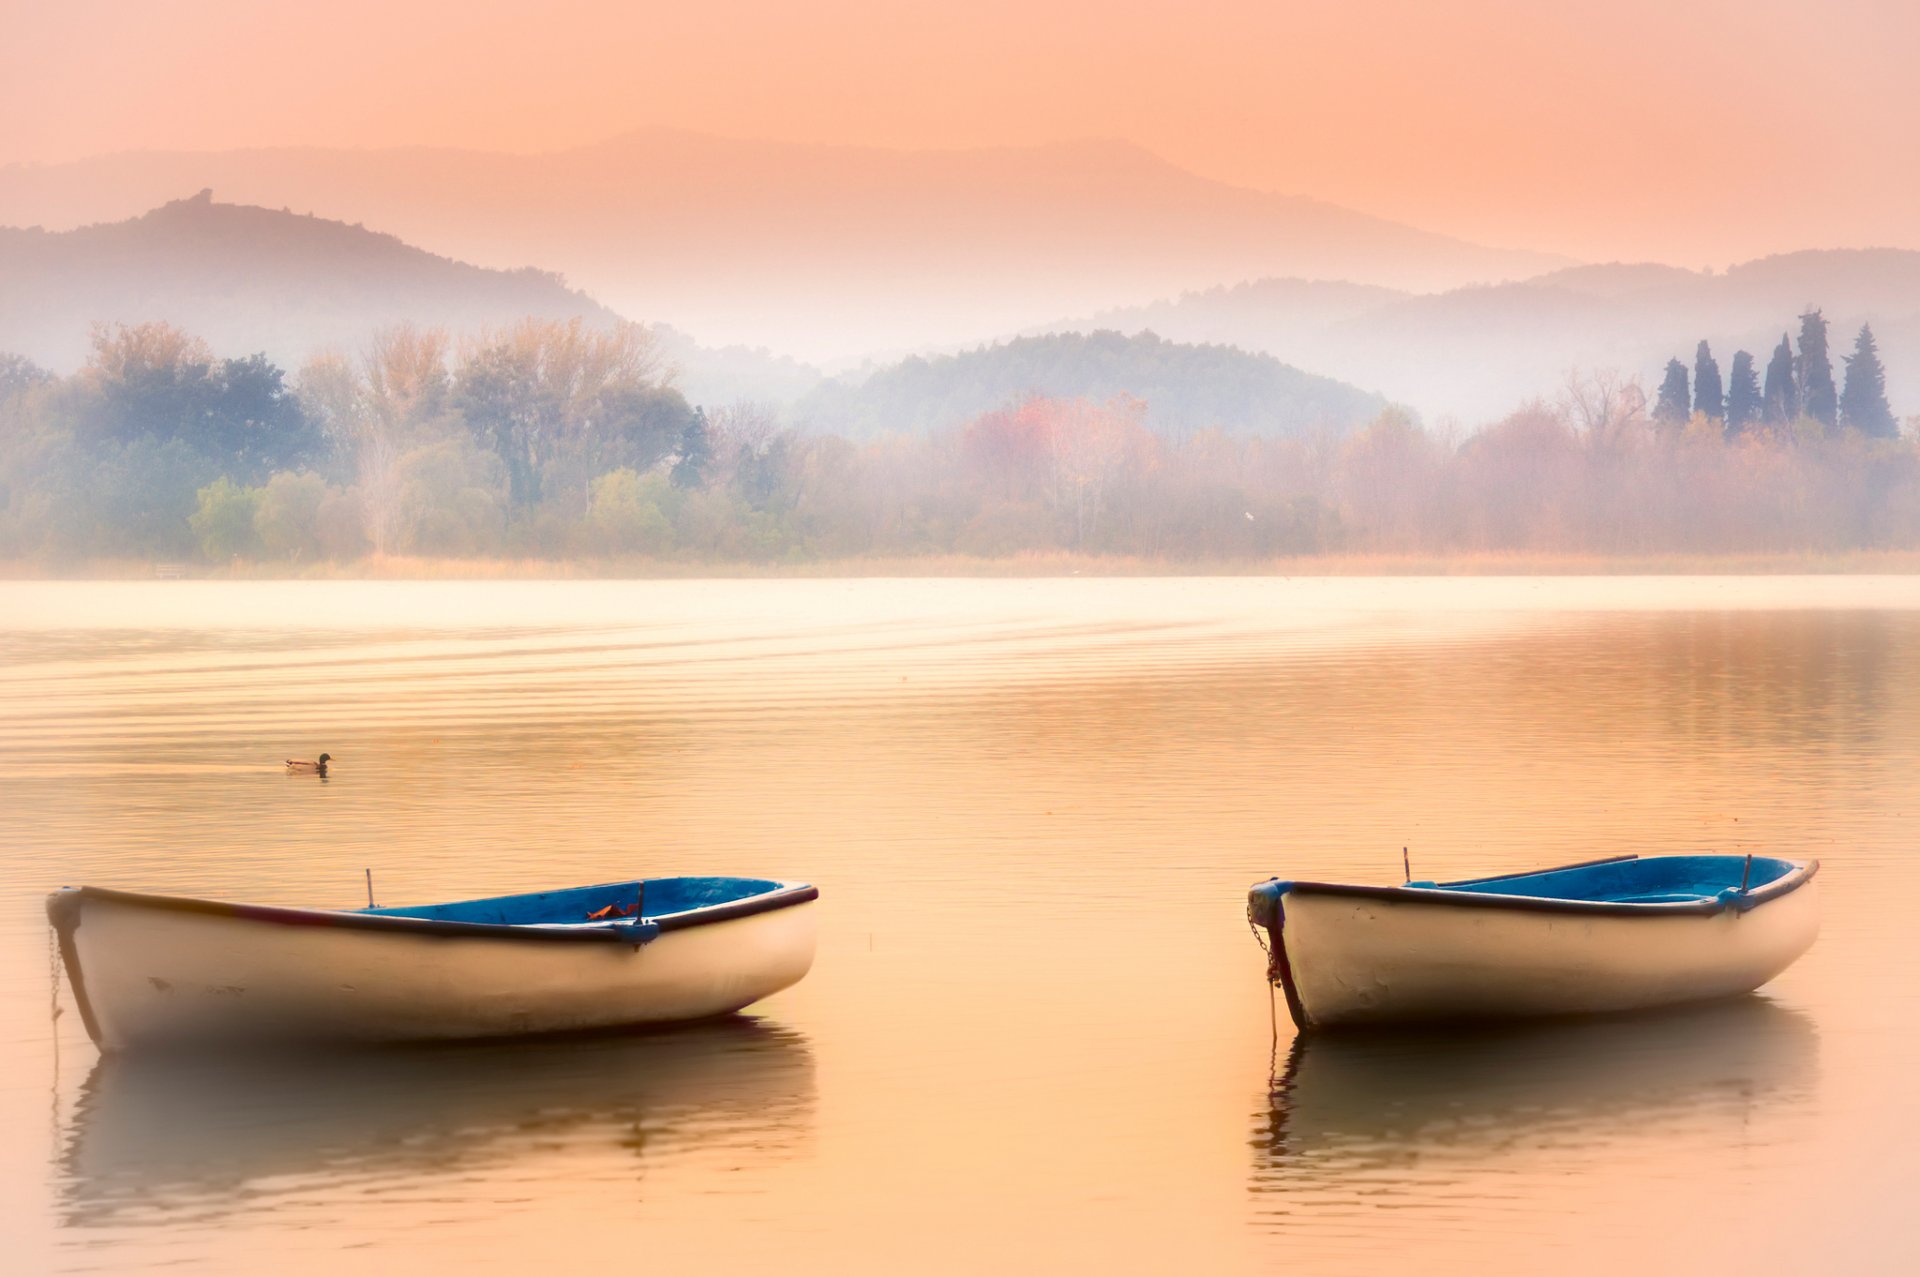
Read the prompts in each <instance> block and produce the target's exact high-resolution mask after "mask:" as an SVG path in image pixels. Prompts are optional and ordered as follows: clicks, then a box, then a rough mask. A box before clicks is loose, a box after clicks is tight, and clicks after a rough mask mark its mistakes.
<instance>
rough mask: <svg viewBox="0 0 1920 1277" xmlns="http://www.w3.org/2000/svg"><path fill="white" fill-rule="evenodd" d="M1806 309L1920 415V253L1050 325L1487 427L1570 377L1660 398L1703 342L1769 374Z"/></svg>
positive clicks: (1580, 272)
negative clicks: (1749, 358)
mask: <svg viewBox="0 0 1920 1277" xmlns="http://www.w3.org/2000/svg"><path fill="white" fill-rule="evenodd" d="M1808 306H1818V307H1820V308H1821V309H1822V310H1823V312H1824V313H1825V314H1826V316H1827V318H1828V320H1829V321H1831V323H1832V333H1831V337H1830V345H1831V346H1832V348H1833V353H1834V358H1835V366H1834V375H1835V377H1836V378H1837V377H1839V375H1840V364H1839V358H1840V356H1842V355H1844V354H1846V353H1847V352H1848V351H1849V350H1851V348H1852V344H1853V337H1854V334H1855V333H1856V332H1857V331H1858V330H1859V326H1860V325H1861V324H1862V323H1863V322H1866V323H1871V324H1872V325H1873V328H1874V334H1875V336H1876V338H1877V339H1878V341H1879V344H1880V353H1881V358H1882V360H1883V362H1884V363H1885V364H1886V367H1887V383H1888V394H1889V397H1890V398H1891V399H1892V401H1893V406H1894V411H1895V413H1896V414H1907V413H1914V412H1920V252H1910V251H1906V250H1900V249H1860V250H1852V249H1849V250H1834V251H1813V252H1802V253H1791V254H1785V255H1782V256H1778V257H1768V258H1763V259H1761V260H1758V261H1753V262H1747V263H1745V264H1743V265H1740V266H1735V267H1733V268H1731V269H1730V270H1727V271H1726V272H1724V273H1721V274H1710V273H1706V272H1698V271H1689V270H1682V269H1679V268H1676V267H1671V266H1661V265H1654V264H1644V263H1641V264H1613V265H1595V266H1580V267H1575V268H1572V269H1569V270H1561V271H1555V272H1552V273H1549V274H1546V275H1542V276H1540V277H1538V278H1536V279H1531V280H1526V281H1522V282H1518V283H1506V284H1497V285H1491V286H1482V287H1468V288H1458V289H1453V290H1450V291H1446V292H1441V293H1435V294H1430V295H1417V294H1411V293H1406V292H1396V291H1391V290H1384V289H1371V290H1368V289H1355V288H1353V287H1351V286H1349V285H1344V284H1318V283H1307V282H1303V281H1300V280H1261V281H1258V282H1255V283H1251V284H1244V285H1241V286H1239V287H1236V288H1227V289H1213V290H1210V291H1207V292H1193V293H1187V294H1185V295H1183V296H1181V297H1179V298H1177V299H1174V300H1170V301H1162V302H1156V303H1153V304H1151V305H1147V306H1136V307H1130V308H1125V309H1119V310H1106V311H1101V312H1098V313H1096V314H1093V315H1089V316H1086V317H1084V318H1078V319H1070V320H1064V321H1061V322H1060V323H1058V324H1057V325H1054V326H1053V327H1055V328H1058V329H1062V330H1079V329H1083V328H1085V327H1087V326H1089V325H1092V324H1099V325H1102V326H1108V327H1115V328H1120V329H1123V330H1128V331H1132V330H1140V329H1150V330H1152V331H1154V332H1157V333H1159V334H1160V335H1161V336H1163V337H1166V338H1169V339H1171V340H1175V341H1214V342H1226V343H1231V344H1233V345H1237V346H1241V347H1243V348H1246V349H1249V350H1261V351H1265V352H1267V353H1269V354H1272V355H1275V356H1277V357H1278V358H1281V359H1285V360H1287V361H1289V362H1290V363H1294V364H1297V365H1299V366H1301V367H1306V368H1312V369H1314V370H1315V371H1317V372H1321V373H1325V374H1328V375H1330V376H1335V377H1340V378H1343V379H1345V380H1347V381H1352V382H1356V383H1359V384H1361V385H1366V386H1373V387H1377V388H1378V389H1379V390H1380V391H1381V392H1382V393H1383V394H1386V395H1388V396H1390V397H1392V398H1393V399H1395V400H1396V401H1399V402H1403V403H1406V404H1409V405H1411V406H1413V407H1414V408H1416V409H1417V410H1419V411H1420V412H1421V414H1422V415H1423V416H1425V417H1426V418H1427V419H1429V420H1440V419H1445V418H1449V417H1451V418H1454V419H1457V420H1459V421H1461V422H1462V423H1464V424H1466V425H1468V426H1476V425H1480V424H1483V423H1485V422H1488V421H1491V420H1495V419H1497V418H1499V417H1501V416H1503V415H1505V414H1506V413H1508V412H1510V411H1511V410H1512V409H1513V408H1515V407H1516V406H1517V405H1518V404H1520V403H1521V402H1522V401H1523V400H1525V399H1528V398H1530V397H1536V396H1537V397H1546V398H1551V397H1552V396H1554V395H1556V394H1557V393H1559V391H1560V390H1561V388H1562V387H1563V386H1564V385H1565V383H1566V376H1567V373H1568V371H1569V370H1570V369H1574V368H1579V369H1594V368H1607V367H1611V368H1617V369H1619V370H1621V371H1623V372H1626V373H1629V374H1637V375H1639V376H1641V378H1642V380H1643V381H1644V382H1645V383H1646V384H1647V385H1648V387H1649V388H1651V386H1652V385H1653V384H1654V383H1655V382H1657V380H1658V376H1659V372H1660V369H1661V367H1662V366H1663V365H1664V364H1665V363H1666V361H1667V360H1668V359H1669V358H1673V357H1678V358H1680V359H1681V360H1682V361H1683V362H1685V363H1687V364H1688V366H1689V367H1691V366H1692V362H1693V352H1694V346H1695V343H1697V342H1699V341H1700V340H1701V339H1703V338H1704V339H1706V340H1707V341H1708V342H1709V343H1711V345H1712V349H1713V353H1714V356H1715V358H1716V359H1717V360H1718V361H1719V363H1720V368H1721V373H1722V376H1723V377H1724V375H1725V373H1726V370H1727V367H1728V365H1729V364H1731V362H1732V359H1733V354H1734V352H1735V351H1736V350H1740V349H1745V350H1747V351H1749V352H1751V353H1752V354H1753V355H1754V357H1755V359H1756V360H1758V361H1759V362H1760V363H1761V364H1762V365H1764V364H1765V362H1766V356H1767V354H1768V353H1769V352H1770V351H1771V350H1772V348H1773V346H1774V345H1775V344H1776V343H1777V342H1778V341H1779V340H1780V334H1781V333H1782V332H1783V331H1786V330H1789V329H1793V330H1796V331H1797V329H1798V324H1797V322H1796V319H1795V317H1796V316H1797V315H1799V313H1800V312H1801V311H1802V310H1804V309H1806V308H1807V307H1808Z"/></svg>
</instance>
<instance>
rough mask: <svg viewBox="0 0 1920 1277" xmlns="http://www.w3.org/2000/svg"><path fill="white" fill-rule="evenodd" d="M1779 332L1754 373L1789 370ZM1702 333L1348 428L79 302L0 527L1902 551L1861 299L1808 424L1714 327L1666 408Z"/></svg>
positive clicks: (1908, 464) (822, 547) (40, 555)
mask: <svg viewBox="0 0 1920 1277" xmlns="http://www.w3.org/2000/svg"><path fill="white" fill-rule="evenodd" d="M1783 350H1784V351H1785V354H1784V355H1783V354H1781V353H1779V352H1776V356H1775V359H1774V364H1775V365H1776V367H1775V368H1771V369H1770V370H1769V372H1770V376H1769V380H1770V382H1777V381H1778V380H1779V378H1778V377H1776V376H1775V375H1774V374H1775V373H1776V372H1777V373H1779V375H1780V376H1782V377H1784V378H1785V379H1786V383H1787V385H1788V387H1789V388H1791V387H1792V386H1793V384H1794V381H1795V376H1796V373H1795V369H1794V367H1793V366H1792V364H1793V354H1792V352H1791V350H1790V349H1788V348H1787V347H1786V346H1785V344H1784V343H1783ZM1783 359H1784V360H1785V361H1786V366H1785V367H1784V368H1780V367H1778V366H1779V365H1781V364H1782V360H1783ZM1711 362H1712V357H1711V354H1710V352H1708V351H1707V350H1706V349H1705V346H1704V343H1703V344H1702V347H1701V348H1700V349H1699V350H1697V351H1696V371H1695V375H1694V376H1693V377H1692V378H1691V379H1689V376H1688V370H1687V368H1686V366H1685V365H1684V364H1682V363H1680V361H1679V360H1677V359H1676V360H1673V361H1672V362H1671V363H1670V364H1669V366H1668V369H1667V376H1666V381H1665V382H1664V383H1663V385H1662V387H1661V392H1660V394H1659V396H1658V397H1657V399H1656V401H1655V402H1654V403H1653V404H1651V405H1649V403H1648V401H1647V397H1646V395H1645V394H1644V392H1643V391H1642V390H1641V388H1640V386H1639V385H1638V384H1637V383H1636V382H1634V381H1633V380H1630V379H1626V378H1622V377H1620V376H1619V375H1617V374H1613V373H1608V372H1595V373H1592V374H1588V375H1580V376H1573V377H1570V378H1569V379H1568V381H1567V383H1566V385H1565V388H1564V390H1563V392H1562V393H1561V394H1560V395H1558V396H1556V397H1555V398H1554V399H1552V400H1550V401H1548V400H1540V401H1535V402H1532V403H1529V404H1525V405H1523V406H1521V407H1520V408H1519V409H1518V410H1516V411H1514V412H1513V413H1511V414H1509V415H1508V416H1506V417H1505V418H1503V419H1502V420H1500V421H1498V422H1496V423H1494V424H1493V425H1491V426H1489V427H1487V428H1486V429H1483V430H1481V431H1479V432H1477V433H1473V434H1469V435H1464V436H1463V435H1460V434H1458V433H1456V432H1453V431H1451V430H1450V429H1443V430H1439V431H1435V430H1430V429H1427V428H1424V427H1423V426H1422V425H1421V424H1420V423H1418V422H1417V421H1416V420H1415V419H1414V418H1412V417H1411V416H1410V415H1408V414H1407V413H1405V412H1403V411H1400V410H1397V409H1392V408H1386V409H1381V410H1378V411H1376V412H1375V413H1374V414H1373V415H1372V417H1371V419H1370V420H1369V421H1367V422H1366V423H1365V424H1363V425H1362V426H1361V427H1360V428H1358V429H1355V430H1342V429H1338V428H1335V427H1331V426H1327V427H1322V428H1318V429H1301V430H1297V431H1295V432H1293V433H1291V434H1286V435H1278V436H1276V435H1267V434H1261V433H1258V432H1255V431H1250V430H1245V429H1241V430H1233V429H1223V428H1220V427H1219V426H1215V425H1207V426H1201V427H1198V428H1186V429H1173V430H1163V429H1156V428H1155V426H1154V420H1153V413H1152V407H1151V405H1150V403H1148V402H1147V401H1145V400H1144V399H1142V398H1137V397H1132V396H1127V395H1122V394H1116V395H1110V396H1105V397H1095V396H1091V395H1044V394H1014V395H1009V396H1007V397H1005V398H1004V399H1003V400H1002V401H1001V402H999V403H998V404H995V405H993V406H991V407H989V408H987V409H985V410H983V411H980V412H977V413H974V414H973V415H971V416H970V417H968V418H966V419H965V420H963V421H961V422H960V423H958V424H957V425H955V426H952V427H950V428H945V429H939V430H932V431H924V430H923V431H907V430H896V431H890V432H887V433H884V434H880V435H878V436H876V437H872V438H866V439H861V440H850V439H847V438H844V437H841V436H839V435H835V434H828V433H819V432H799V431H796V430H794V429H792V428H790V427H788V426H786V425H783V424H782V422H783V418H782V416H781V414H780V413H778V412H777V411H775V410H774V409H773V408H771V407H768V406H762V405H756V404H752V403H735V404H728V405H720V406H716V407H713V408H711V409H710V410H706V411H703V410H701V409H699V408H696V407H694V406H693V405H691V404H689V403H688V402H687V400H686V398H685V397H684V396H683V395H681V394H680V392H679V391H678V390H677V389H675V387H674V385H673V380H672V375H671V370H670V368H669V367H668V366H667V364H666V363H665V361H664V360H663V359H662V358H661V356H660V352H659V351H658V349H657V348H656V347H655V345H654V340H653V337H652V335H651V332H650V330H647V329H643V328H638V327H625V328H616V329H612V330H603V329H594V328H590V327H588V326H586V325H585V324H584V323H582V322H580V321H577V320H576V321H566V322H562V321H552V320H529V321H526V322H523V323H520V324H516V325H513V326H511V327H509V328H505V329H498V330H494V331H492V332H490V333H487V334H483V335H481V336H479V337H475V338H470V339H467V340H464V341H455V340H454V339H452V338H450V337H449V336H448V335H447V334H445V333H444V332H442V331H440V330H436V329H430V328H416V327H408V326H399V327H394V328H389V329H387V330H384V331H382V332H381V333H380V334H379V335H378V336H377V338H376V339H374V340H373V341H371V342H370V343H368V345H367V346H366V348H365V349H363V350H361V351H359V352H358V353H356V354H351V355H348V354H340V353H335V354H329V355H324V356H320V357H317V358H315V359H312V360H310V361H309V362H308V363H307V364H305V365H304V366H303V367H302V368H301V369H300V370H299V371H298V373H297V374H294V375H292V376H289V375H287V374H286V373H284V372H283V370H281V369H279V368H278V367H276V366H274V365H273V364H272V363H271V362H270V361H268V360H266V359H265V358H264V357H262V356H250V357H240V358H234V357H219V356H216V355H215V354H214V353H213V352H211V351H210V350H209V349H208V348H207V347H206V345H205V344H204V343H202V342H200V341H198V340H197V339H195V338H193V337H192V336H190V335H188V334H186V333H183V332H181V331H179V330H177V329H174V328H171V327H169V326H167V325H164V324H148V325H140V326H135V327H118V326H115V327H103V328H100V329H97V330H96V331H95V333H94V337H93V348H92V353H91V355H90V357H89V359H88V361H87V363H86V364H85V366H83V367H82V368H80V369H79V370H78V371H77V372H75V373H73V374H72V375H70V376H67V377H58V376H54V375H51V374H49V373H47V372H46V371H45V370H42V369H40V368H37V367H36V366H34V365H33V364H32V363H31V362H29V361H27V360H25V359H21V358H18V357H13V356H7V357H0V558H9V559H14V560H16V561H21V560H24V561H34V562H42V563H48V564H54V565H59V564H62V563H75V562H79V561H85V560H99V559H115V558H119V559H132V560H145V561H153V560H189V559H197V560H201V561H206V562H212V563H226V562H228V561H230V560H233V559H240V560H243V561H251V560H264V561H270V562H274V563H280V564H290V565H318V564H321V563H325V562H352V561H355V560H357V559H360V558H361V557H363V556H366V555H369V554H371V555H402V556H430V557H445V558H474V557H500V556H524V557H529V558H542V559H555V558H569V557H576V556H587V557H597V556H640V557H643V558H645V559H647V560H649V561H656V562H672V561H683V562H687V563H705V562H805V561H816V560H833V559H858V558H862V557H875V558H899V557H919V556H928V555H965V556H982V557H1005V556H1014V555H1021V554H1029V553H1054V552H1072V553H1081V554H1095V555H1120V556H1137V557H1141V558H1145V559H1157V560H1174V561H1178V560H1189V561H1208V560H1214V561H1218V560H1260V559H1270V558H1273V557H1277V556H1286V555H1310V554H1321V553H1335V552H1337V553H1347V554H1420V553H1457V552H1486V553H1508V552H1525V553H1538V552H1553V553H1598V554H1621V555H1638V554H1653V553H1677V552H1685V553H1721V552H1734V551H1746V552H1807V551H1818V552H1834V551H1843V550H1849V549H1860V548H1886V547H1899V548H1920V452H1917V451H1916V441H1915V440H1914V439H1912V438H1901V437H1899V436H1898V433H1897V430H1896V429H1895V428H1894V427H1893V424H1892V416H1891V413H1890V412H1889V411H1888V409H1887V403H1886V397H1885V385H1884V374H1883V371H1882V370H1881V368H1880V366H1879V361H1878V355H1877V352H1876V350H1875V346H1874V342H1873V337H1872V333H1871V330H1869V329H1865V328H1863V329H1862V331H1861V333H1860V335H1859V338H1858V339H1857V340H1856V342H1855V347H1854V353H1853V354H1852V355H1851V356H1850V357H1849V358H1848V360H1847V364H1846V368H1847V372H1846V387H1845V389H1844V390H1843V391H1842V392H1840V394H1839V395H1838V396H1837V402H1838V406H1839V412H1838V421H1839V426H1838V427H1837V428H1835V429H1831V430H1829V429H1827V428H1826V427H1825V426H1824V425H1823V424H1822V423H1819V422H1817V421H1815V419H1813V418H1810V417H1801V416H1799V415H1798V414H1795V415H1794V416H1793V417H1789V418H1784V419H1781V420H1778V421H1776V420H1774V418H1773V414H1772V413H1771V412H1770V411H1769V410H1768V406H1769V403H1770V402H1771V401H1770V400H1769V398H1768V397H1767V396H1762V394H1761V393H1760V389H1759V387H1758V385H1757V379H1756V376H1755V371H1754V361H1753V359H1752V357H1751V356H1750V355H1749V354H1748V353H1747V352H1745V351H1742V352H1739V353H1738V354H1736V355H1735V357H1734V361H1733V367H1732V377H1731V383H1730V385H1729V387H1728V389H1727V393H1726V395H1725V399H1724V408H1725V413H1726V421H1725V423H1724V424H1723V423H1722V422H1721V421H1720V420H1717V419H1715V418H1714V417H1712V416H1711V415H1709V414H1708V413H1707V412H1706V411H1704V410H1701V411H1695V409H1696V407H1699V406H1700V405H1702V404H1703V403H1704V404H1706V405H1710V404H1711V402H1712V400H1711V397H1710V396H1709V397H1708V398H1707V399H1705V400H1702V399H1701V398H1700V397H1699V395H1698V394H1697V391H1698V389H1699V383H1700V381H1701V377H1700V375H1699V370H1700V369H1701V368H1705V367H1708V366H1709V365H1710V364H1711ZM1707 380H1709V381H1711V376H1709V377H1708V378H1707ZM1770 389H1772V390H1774V391H1775V392H1776V395H1775V396H1774V398H1776V399H1777V398H1778V392H1779V386H1778V385H1777V384H1776V385H1774V386H1772V387H1770ZM1690 391H1692V392H1696V393H1693V394H1690V393H1689V392H1690Z"/></svg>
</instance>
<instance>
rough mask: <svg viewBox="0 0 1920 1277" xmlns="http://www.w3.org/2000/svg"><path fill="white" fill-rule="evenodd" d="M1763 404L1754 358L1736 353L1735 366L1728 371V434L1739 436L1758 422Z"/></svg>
mask: <svg viewBox="0 0 1920 1277" xmlns="http://www.w3.org/2000/svg"><path fill="white" fill-rule="evenodd" d="M1763 404H1764V401H1763V400H1762V398H1761V396H1760V379H1759V377H1758V376H1757V375H1756V374H1755V373H1754V371H1753V356H1752V355H1750V354H1748V353H1747V352H1746V351H1744V350H1739V351H1735V352H1734V355H1733V366H1732V367H1731V368H1730V369H1728V371H1727V433H1728V434H1730V435H1733V434H1739V433H1740V432H1741V431H1742V430H1745V429H1746V428H1747V427H1749V426H1751V425H1753V424H1754V423H1756V422H1758V421H1759V420H1760V415H1761V412H1762V408H1763Z"/></svg>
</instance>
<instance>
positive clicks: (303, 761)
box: [287, 754, 333, 776]
mask: <svg viewBox="0 0 1920 1277" xmlns="http://www.w3.org/2000/svg"><path fill="white" fill-rule="evenodd" d="M332 757H333V755H332V754H322V755H320V757H318V758H314V759H307V758H289V759H288V760H287V775H289V776H324V775H326V774H327V760H329V759H331V758H332Z"/></svg>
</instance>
